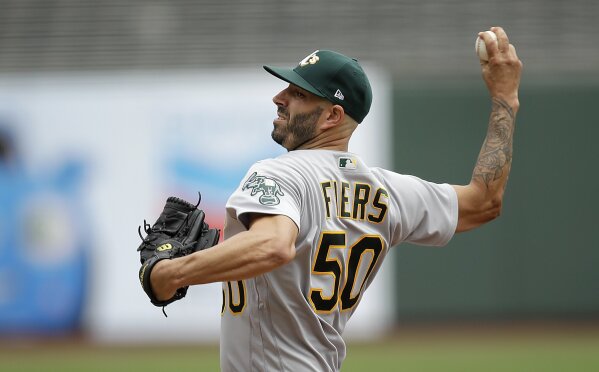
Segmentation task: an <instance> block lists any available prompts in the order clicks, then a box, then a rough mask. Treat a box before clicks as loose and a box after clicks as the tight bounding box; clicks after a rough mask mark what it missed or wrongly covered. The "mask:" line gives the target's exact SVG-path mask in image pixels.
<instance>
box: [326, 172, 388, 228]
mask: <svg viewBox="0 0 599 372" xmlns="http://www.w3.org/2000/svg"><path fill="white" fill-rule="evenodd" d="M320 188H321V191H322V197H323V200H324V206H325V215H326V217H327V218H331V217H337V218H347V219H352V220H358V221H368V222H372V223H380V222H382V221H383V220H384V219H385V215H386V214H387V210H388V207H387V203H388V200H389V194H388V193H387V190H385V189H383V188H375V187H373V186H371V185H369V184H367V183H358V182H355V183H350V182H346V181H334V180H329V181H324V182H321V183H320Z"/></svg>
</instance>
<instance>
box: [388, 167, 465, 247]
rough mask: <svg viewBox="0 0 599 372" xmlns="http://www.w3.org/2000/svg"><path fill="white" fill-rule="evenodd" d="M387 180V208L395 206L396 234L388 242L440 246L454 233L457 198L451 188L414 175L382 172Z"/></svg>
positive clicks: (456, 220)
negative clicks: (388, 198) (388, 202)
mask: <svg viewBox="0 0 599 372" xmlns="http://www.w3.org/2000/svg"><path fill="white" fill-rule="evenodd" d="M385 173H387V174H386V177H385V178H386V180H387V182H388V183H389V193H390V194H391V195H390V199H391V200H393V201H394V202H393V205H392V206H390V207H391V208H394V209H396V211H397V212H396V213H394V214H395V215H397V216H399V218H398V219H397V224H398V226H397V228H396V229H395V231H396V234H394V236H393V240H392V245H397V244H399V243H401V242H404V241H405V242H408V243H413V244H420V245H430V246H443V245H445V244H447V243H448V242H449V240H450V239H451V238H452V237H453V235H454V233H455V229H456V226H457V222H458V200H457V194H456V192H455V190H454V188H453V187H452V186H451V185H448V184H437V183H433V182H428V181H425V180H422V179H420V178H418V177H415V176H409V175H402V174H397V173H393V172H389V171H385Z"/></svg>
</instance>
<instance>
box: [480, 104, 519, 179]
mask: <svg viewBox="0 0 599 372" xmlns="http://www.w3.org/2000/svg"><path fill="white" fill-rule="evenodd" d="M515 121H516V118H515V115H514V111H513V110H512V108H511V107H510V106H509V105H508V104H507V103H506V102H505V101H504V100H501V99H497V98H493V106H492V110H491V118H490V119H489V129H488V131H487V137H486V138H485V142H484V143H483V146H482V148H481V150H480V154H479V155H478V160H477V162H476V166H475V167H474V172H473V173H472V179H473V180H479V181H481V182H482V183H483V184H485V186H486V187H487V189H488V188H489V187H490V184H491V182H493V181H496V180H498V179H500V178H502V177H503V176H504V175H505V176H507V174H508V173H509V170H510V166H511V164H512V143H513V135H514V124H515Z"/></svg>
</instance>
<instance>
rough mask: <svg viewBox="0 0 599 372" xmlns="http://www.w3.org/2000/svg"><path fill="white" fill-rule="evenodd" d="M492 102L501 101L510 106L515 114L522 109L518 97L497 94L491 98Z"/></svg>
mask: <svg viewBox="0 0 599 372" xmlns="http://www.w3.org/2000/svg"><path fill="white" fill-rule="evenodd" d="M491 99H492V100H499V101H501V102H503V103H504V104H506V105H507V106H509V107H510V108H511V110H512V112H513V113H514V114H515V113H516V112H517V111H518V109H519V108H520V101H519V100H518V95H513V96H508V95H502V94H496V95H493V96H492V97H491Z"/></svg>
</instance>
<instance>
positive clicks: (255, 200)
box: [220, 150, 458, 372]
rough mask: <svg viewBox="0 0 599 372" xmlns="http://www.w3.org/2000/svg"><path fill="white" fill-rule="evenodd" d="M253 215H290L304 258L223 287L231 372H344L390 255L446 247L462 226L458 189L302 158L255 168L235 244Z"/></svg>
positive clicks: (241, 193)
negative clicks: (358, 323)
mask: <svg viewBox="0 0 599 372" xmlns="http://www.w3.org/2000/svg"><path fill="white" fill-rule="evenodd" d="M248 213H266V214H282V215H286V216H288V217H289V218H290V219H291V220H293V221H294V222H295V224H296V225H297V226H298V228H299V235H298V237H297V240H296V242H295V248H296V256H295V258H294V259H293V260H292V261H291V262H289V263H288V264H286V265H284V266H282V267H279V268H278V269H276V270H274V271H271V272H269V273H266V274H263V275H260V276H258V277H255V278H253V279H249V280H243V281H237V282H227V283H223V307H222V320H221V345H220V353H221V369H222V371H226V372H229V371H238V372H247V371H277V372H278V371H289V372H297V371H318V372H322V371H338V370H340V369H341V364H342V362H343V360H344V359H345V343H344V341H343V339H342V333H343V330H344V328H345V325H346V324H347V321H348V320H349V318H350V317H351V315H352V314H353V312H354V311H355V310H356V307H357V306H358V304H359V303H360V299H361V297H362V294H363V293H364V291H365V290H366V288H368V286H369V285H370V283H371V282H372V280H373V278H374V277H375V275H376V274H377V272H378V271H379V269H380V267H381V264H382V263H383V260H384V258H385V256H386V255H387V253H388V251H389V248H390V247H392V246H395V245H397V244H399V243H400V242H403V241H406V242H411V243H416V244H423V245H437V246H440V245H444V244H446V243H447V242H448V241H449V240H450V239H451V237H452V236H453V234H454V231H455V228H456V225H457V218H458V217H457V216H458V207H457V196H456V193H455V191H454V189H453V187H451V186H450V185H448V184H434V183H430V182H426V181H423V180H421V179H419V178H417V177H413V176H406V175H401V174H397V173H394V172H391V171H388V170H384V169H381V168H369V167H367V166H366V164H364V162H363V161H362V160H361V159H360V157H359V156H357V155H355V154H352V153H348V152H338V151H329V150H296V151H292V152H289V153H287V154H284V155H281V156H279V157H277V158H275V159H268V160H264V161H260V162H258V163H256V164H254V165H253V166H252V167H251V168H250V170H249V172H248V173H247V175H246V176H245V178H244V179H243V180H242V182H241V184H240V185H239V187H238V188H237V190H236V191H235V192H234V193H233V195H231V197H230V198H229V200H228V202H227V215H226V223H225V231H224V234H225V239H226V238H228V237H230V236H233V235H235V234H237V233H239V232H241V231H244V230H246V226H247V216H248Z"/></svg>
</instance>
